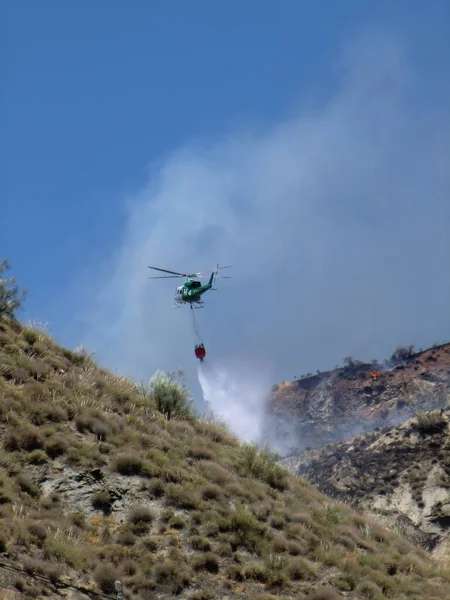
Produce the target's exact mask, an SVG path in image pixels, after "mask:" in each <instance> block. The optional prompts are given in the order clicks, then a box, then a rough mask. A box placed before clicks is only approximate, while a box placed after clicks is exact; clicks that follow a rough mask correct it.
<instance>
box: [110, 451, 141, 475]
mask: <svg viewBox="0 0 450 600" xmlns="http://www.w3.org/2000/svg"><path fill="white" fill-rule="evenodd" d="M143 467H144V461H143V460H142V459H141V458H140V457H139V456H136V455H135V454H121V455H120V456H118V457H117V459H116V462H115V465H114V469H115V470H116V471H117V472H118V473H120V474H121V475H140V474H141V473H142V470H143Z"/></svg>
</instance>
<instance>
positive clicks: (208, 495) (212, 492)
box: [201, 483, 224, 500]
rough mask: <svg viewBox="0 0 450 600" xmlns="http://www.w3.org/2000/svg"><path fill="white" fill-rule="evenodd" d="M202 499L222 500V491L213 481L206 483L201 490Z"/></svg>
mask: <svg viewBox="0 0 450 600" xmlns="http://www.w3.org/2000/svg"><path fill="white" fill-rule="evenodd" d="M201 495H202V498H203V500H222V499H223V497H224V496H223V491H222V488H221V487H219V486H218V485H216V484H215V483H208V484H206V485H205V487H204V488H203V489H202V491H201Z"/></svg>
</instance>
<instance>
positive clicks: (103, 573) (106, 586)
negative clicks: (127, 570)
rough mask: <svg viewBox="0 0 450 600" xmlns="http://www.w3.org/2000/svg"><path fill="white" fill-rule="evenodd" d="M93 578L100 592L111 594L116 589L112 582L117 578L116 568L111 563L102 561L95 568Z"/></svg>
mask: <svg viewBox="0 0 450 600" xmlns="http://www.w3.org/2000/svg"><path fill="white" fill-rule="evenodd" d="M94 579H95V581H96V582H97V583H98V585H99V587H100V589H101V590H102V592H105V594H112V593H113V592H114V591H115V589H116V588H115V585H114V582H115V581H116V579H117V570H116V568H115V567H114V565H112V564H111V563H102V564H100V565H98V567H97V568H96V569H95V571H94Z"/></svg>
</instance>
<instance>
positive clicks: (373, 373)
mask: <svg viewBox="0 0 450 600" xmlns="http://www.w3.org/2000/svg"><path fill="white" fill-rule="evenodd" d="M370 376H371V377H372V379H374V380H375V379H376V378H377V377H378V373H377V372H376V371H372V373H371V374H370Z"/></svg>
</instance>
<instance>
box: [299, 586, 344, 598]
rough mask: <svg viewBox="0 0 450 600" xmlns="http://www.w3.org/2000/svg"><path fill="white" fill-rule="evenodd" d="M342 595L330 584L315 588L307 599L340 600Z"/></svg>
mask: <svg viewBox="0 0 450 600" xmlns="http://www.w3.org/2000/svg"><path fill="white" fill-rule="evenodd" d="M342 599H343V596H342V595H341V594H339V592H337V591H336V590H334V589H333V588H332V587H330V586H325V587H322V588H318V589H317V590H315V591H314V592H313V593H312V594H311V595H310V596H308V600H342Z"/></svg>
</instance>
